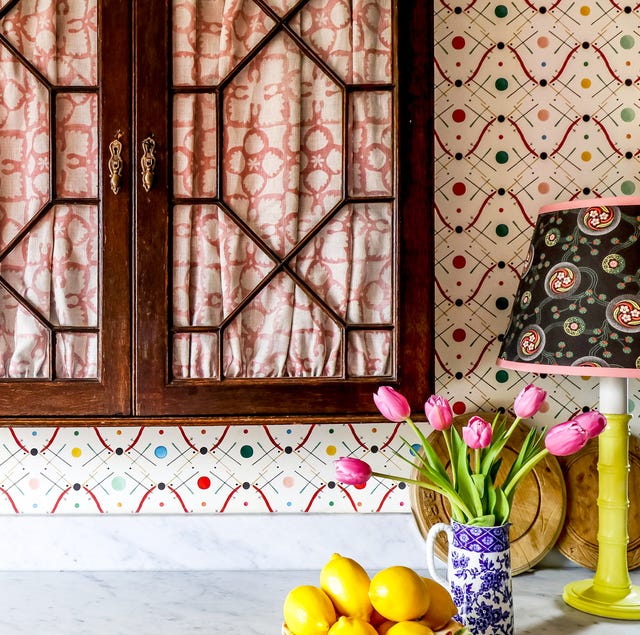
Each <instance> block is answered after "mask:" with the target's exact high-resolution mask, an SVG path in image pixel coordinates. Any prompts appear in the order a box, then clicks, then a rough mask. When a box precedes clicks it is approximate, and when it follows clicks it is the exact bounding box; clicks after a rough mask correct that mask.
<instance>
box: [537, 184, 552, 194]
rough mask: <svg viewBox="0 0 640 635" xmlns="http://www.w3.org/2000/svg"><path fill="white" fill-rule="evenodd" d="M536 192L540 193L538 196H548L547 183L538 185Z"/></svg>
mask: <svg viewBox="0 0 640 635" xmlns="http://www.w3.org/2000/svg"><path fill="white" fill-rule="evenodd" d="M538 192H540V194H548V193H549V184H548V183H540V184H539V185H538Z"/></svg>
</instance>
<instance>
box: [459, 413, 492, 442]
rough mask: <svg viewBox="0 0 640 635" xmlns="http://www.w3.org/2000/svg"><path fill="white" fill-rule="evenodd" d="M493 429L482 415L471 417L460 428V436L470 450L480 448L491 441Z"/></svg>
mask: <svg viewBox="0 0 640 635" xmlns="http://www.w3.org/2000/svg"><path fill="white" fill-rule="evenodd" d="M492 435H493V429H492V428H491V424H490V423H489V422H488V421H485V420H484V419H483V418H482V417H471V419H469V423H467V425H466V426H464V428H462V438H463V439H464V442H465V443H466V444H467V445H468V446H469V447H470V448H471V449H472V450H481V449H482V448H486V447H487V446H488V445H489V444H490V443H491V437H492Z"/></svg>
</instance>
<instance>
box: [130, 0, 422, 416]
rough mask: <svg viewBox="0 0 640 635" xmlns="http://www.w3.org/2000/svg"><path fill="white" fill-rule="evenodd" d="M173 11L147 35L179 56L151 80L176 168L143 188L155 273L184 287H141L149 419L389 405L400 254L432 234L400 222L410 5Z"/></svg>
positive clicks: (140, 400) (149, 261) (143, 125)
mask: <svg viewBox="0 0 640 635" xmlns="http://www.w3.org/2000/svg"><path fill="white" fill-rule="evenodd" d="M138 6H139V7H140V4H139V5H138ZM167 11H168V19H167V21H166V24H164V23H161V24H157V25H156V27H155V28H156V31H155V33H154V34H151V33H150V32H148V31H147V32H145V33H144V34H140V35H139V36H138V37H139V39H138V40H137V50H140V51H141V50H146V49H145V47H146V46H147V43H148V42H150V41H155V42H160V41H167V42H168V51H167V52H166V53H165V52H162V53H157V55H159V56H160V57H162V58H168V59H171V63H170V64H169V65H168V66H167V68H166V70H164V71H162V72H159V73H155V74H154V75H153V77H139V79H138V81H139V84H138V86H137V88H136V90H137V91H139V92H140V94H142V93H145V94H148V95H149V97H148V98H145V97H142V98H140V99H139V100H138V106H139V107H138V110H137V113H136V116H137V121H138V124H137V127H138V129H139V130H141V131H143V133H144V134H145V135H146V134H152V133H153V139H154V142H155V147H156V148H157V150H158V151H157V159H158V166H159V172H158V174H156V175H155V177H154V178H155V180H154V185H153V187H152V188H151V189H150V191H149V192H146V193H144V194H141V193H140V192H139V197H138V201H139V204H138V206H137V208H136V226H137V227H138V228H139V232H138V236H137V241H138V249H137V250H136V251H137V253H138V258H139V260H138V271H140V272H143V270H148V271H149V272H150V273H149V275H150V276H153V277H154V278H155V279H156V280H158V279H159V278H160V279H162V280H164V281H165V283H166V288H165V290H164V291H165V292H164V293H162V294H161V293H160V292H159V290H158V289H154V288H153V285H152V284H151V279H149V280H147V281H144V280H139V282H138V287H137V293H136V296H137V299H138V302H140V303H141V304H140V305H139V307H140V311H139V322H138V327H137V338H138V339H137V345H136V347H135V348H136V355H137V356H138V357H137V362H136V369H137V370H136V377H137V379H136V385H137V387H138V390H139V394H138V395H137V399H136V402H137V409H138V410H137V411H138V413H139V414H146V415H159V414H163V413H164V414H193V415H203V414H212V415H221V416H229V415H238V416H243V415H256V414H258V415H265V416H271V415H277V414H282V413H287V412H288V413H289V414H291V415H293V416H295V415H299V414H305V413H306V414H309V413H314V412H324V413H325V415H328V416H330V417H335V416H336V415H337V414H348V413H353V412H361V413H362V412H364V413H366V412H373V410H374V408H373V403H372V399H371V393H372V392H373V390H375V388H376V387H377V386H378V385H379V384H380V383H388V384H389V383H391V384H393V383H394V382H395V381H397V379H398V375H399V368H400V367H401V366H402V365H403V364H402V362H403V359H402V353H401V351H400V350H399V344H400V339H401V334H400V326H399V323H400V312H399V310H398V306H399V304H398V302H399V300H398V298H399V295H400V294H399V290H400V286H401V271H400V266H399V258H398V250H399V245H400V243H401V242H402V241H403V236H402V231H405V232H407V231H413V229H412V225H411V224H410V223H409V222H407V223H405V224H404V225H403V226H401V223H400V212H401V205H400V202H399V192H398V190H399V188H398V165H397V154H398V147H399V144H398V136H399V132H398V131H399V126H398V99H399V94H398V91H399V84H398V64H397V47H398V41H397V39H396V38H397V27H398V7H397V3H396V2H395V1H394V0H349V1H346V2H345V1H344V0H340V1H337V0H243V1H240V0H211V1H206V0H171V1H170V2H169V3H168V6H167ZM157 22H158V23H160V22H161V21H160V20H158V21H157ZM161 91H162V95H160V92H161ZM152 95H154V97H152ZM147 109H148V111H147ZM165 109H166V110H165ZM151 113H152V114H151ZM165 113H166V114H165ZM154 119H157V120H158V121H162V120H165V119H166V121H168V122H169V124H170V125H169V126H164V127H162V126H160V127H156V128H153V126H151V125H150V124H149V122H150V121H153V120H154ZM161 166H162V167H161ZM165 189H166V192H164V191H163V190H165ZM158 230H160V231H162V232H166V235H165V239H164V240H160V239H159V238H158ZM165 245H166V246H165ZM141 258H144V262H143V261H142V260H141ZM412 264H415V263H412ZM144 275H145V274H144V273H143V276H144ZM419 327H420V325H419V324H418V322H416V328H419ZM158 364H159V365H160V366H161V367H162V368H163V373H162V375H158V374H157V373H155V374H154V373H153V372H151V371H152V368H153V366H156V365H158ZM406 366H407V367H408V365H406ZM426 381H427V378H426V377H425V378H424V379H421V380H419V383H420V384H421V386H425V382H426ZM417 389H418V390H420V387H417ZM425 390H426V389H425Z"/></svg>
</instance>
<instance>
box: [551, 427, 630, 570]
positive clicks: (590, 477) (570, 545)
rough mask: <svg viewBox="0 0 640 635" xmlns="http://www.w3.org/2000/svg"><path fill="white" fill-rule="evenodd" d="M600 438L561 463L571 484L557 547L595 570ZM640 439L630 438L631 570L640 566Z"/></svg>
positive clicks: (596, 560)
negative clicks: (565, 515) (639, 498)
mask: <svg viewBox="0 0 640 635" xmlns="http://www.w3.org/2000/svg"><path fill="white" fill-rule="evenodd" d="M597 464H598V440H597V439H592V440H591V441H589V443H587V445H586V446H585V447H584V448H583V449H582V450H580V452H577V453H576V454H574V455H572V456H567V457H562V458H561V459H560V467H561V469H562V471H563V473H564V479H565V483H566V487H567V517H566V520H565V523H564V528H563V529H562V532H561V533H560V536H559V538H558V542H557V545H556V546H557V548H558V551H560V553H562V554H563V555H564V556H566V557H567V558H569V560H572V561H573V562H576V563H577V564H580V565H582V566H583V567H587V568H588V569H593V570H595V568H596V565H597V563H598V467H597ZM639 495H640V440H639V439H638V438H637V437H635V436H633V435H632V436H631V437H630V438H629V514H628V528H627V531H628V533H629V544H628V546H627V564H628V567H629V570H632V569H636V568H637V567H639V566H640V500H638V496H639Z"/></svg>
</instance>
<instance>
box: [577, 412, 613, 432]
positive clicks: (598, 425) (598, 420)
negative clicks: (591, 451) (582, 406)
mask: <svg viewBox="0 0 640 635" xmlns="http://www.w3.org/2000/svg"><path fill="white" fill-rule="evenodd" d="M571 420H572V421H575V422H576V423H577V424H578V425H579V426H580V427H581V428H582V429H583V430H584V431H585V432H586V433H587V436H588V437H589V438H590V439H593V437H597V436H598V435H599V434H600V433H601V432H602V431H603V430H604V429H605V428H606V427H607V419H606V417H605V416H604V415H603V414H602V413H600V412H597V411H596V410H589V411H588V412H581V413H580V414H579V415H576V416H575V417H573V418H572V419H571Z"/></svg>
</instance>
